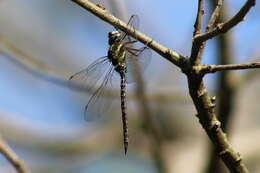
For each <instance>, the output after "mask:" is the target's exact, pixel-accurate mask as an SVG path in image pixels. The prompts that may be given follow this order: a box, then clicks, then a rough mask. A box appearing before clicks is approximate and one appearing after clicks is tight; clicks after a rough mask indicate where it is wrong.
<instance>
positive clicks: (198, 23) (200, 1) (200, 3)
mask: <svg viewBox="0 0 260 173" xmlns="http://www.w3.org/2000/svg"><path fill="white" fill-rule="evenodd" d="M203 4H204V0H198V12H197V18H196V22H195V24H194V32H193V36H196V35H198V34H200V33H201V25H202V16H203V14H204V6H203Z"/></svg>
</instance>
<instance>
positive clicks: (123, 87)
mask: <svg viewBox="0 0 260 173" xmlns="http://www.w3.org/2000/svg"><path fill="white" fill-rule="evenodd" d="M120 76H121V83H120V88H121V92H120V96H121V111H122V122H123V137H124V149H125V154H126V153H127V149H128V143H129V138H128V120H127V115H126V80H125V73H124V72H121V73H120Z"/></svg>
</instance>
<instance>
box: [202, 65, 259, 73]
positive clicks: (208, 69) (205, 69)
mask: <svg viewBox="0 0 260 173" xmlns="http://www.w3.org/2000/svg"><path fill="white" fill-rule="evenodd" d="M255 68H260V62H252V63H244V64H227V65H201V66H200V70H201V72H202V73H203V74H207V73H215V72H217V71H224V70H244V69H255Z"/></svg>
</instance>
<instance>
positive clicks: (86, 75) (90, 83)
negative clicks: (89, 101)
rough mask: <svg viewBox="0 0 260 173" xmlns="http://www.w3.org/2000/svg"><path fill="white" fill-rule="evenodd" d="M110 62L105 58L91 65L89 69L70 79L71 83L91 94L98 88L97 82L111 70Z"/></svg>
mask: <svg viewBox="0 0 260 173" xmlns="http://www.w3.org/2000/svg"><path fill="white" fill-rule="evenodd" d="M109 66H110V61H109V59H108V58H107V57H106V56H104V57H101V58H99V59H97V60H96V61H94V62H93V63H92V64H90V65H89V66H88V67H87V68H85V69H83V70H81V71H79V72H77V73H75V74H74V75H72V76H71V77H70V78H69V81H70V83H73V84H74V85H75V84H76V85H78V86H79V87H81V88H82V89H84V90H86V91H88V92H91V91H93V89H95V88H96V85H97V82H98V81H99V80H100V78H101V77H102V75H104V72H105V71H106V70H107V69H108V68H109Z"/></svg>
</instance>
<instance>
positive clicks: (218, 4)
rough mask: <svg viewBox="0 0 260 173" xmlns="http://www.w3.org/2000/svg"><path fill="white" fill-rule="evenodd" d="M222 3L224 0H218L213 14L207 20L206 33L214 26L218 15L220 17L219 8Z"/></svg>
mask: <svg viewBox="0 0 260 173" xmlns="http://www.w3.org/2000/svg"><path fill="white" fill-rule="evenodd" d="M223 1H224V0H218V2H217V5H216V8H215V10H214V11H213V13H212V15H211V17H210V19H209V22H208V24H207V27H206V32H209V31H210V30H211V29H212V28H213V27H214V26H215V24H216V22H217V20H218V18H219V15H220V10H221V7H222V5H223Z"/></svg>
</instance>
